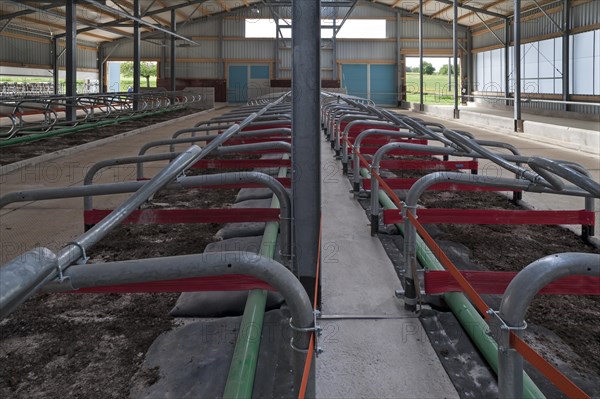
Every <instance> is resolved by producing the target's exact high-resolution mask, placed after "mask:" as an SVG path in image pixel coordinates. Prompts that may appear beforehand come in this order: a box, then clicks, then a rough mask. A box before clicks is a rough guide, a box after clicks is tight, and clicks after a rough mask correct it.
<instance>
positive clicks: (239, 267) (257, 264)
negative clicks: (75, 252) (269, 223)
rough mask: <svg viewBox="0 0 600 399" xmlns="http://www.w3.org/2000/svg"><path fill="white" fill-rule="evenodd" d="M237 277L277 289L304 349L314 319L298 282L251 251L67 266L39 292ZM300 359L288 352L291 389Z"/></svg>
mask: <svg viewBox="0 0 600 399" xmlns="http://www.w3.org/2000/svg"><path fill="white" fill-rule="evenodd" d="M231 274H243V275H249V276H253V277H256V278H259V279H261V280H263V281H265V282H267V283H268V284H270V285H271V286H272V287H273V288H275V289H277V291H278V292H279V293H281V295H283V297H284V298H285V301H286V303H287V305H288V306H289V309H290V312H291V314H292V321H293V325H294V327H295V328H293V344H294V346H295V347H297V348H298V349H300V350H305V349H307V348H308V345H309V340H310V332H311V331H312V330H313V329H314V318H313V311H312V305H311V302H310V299H309V298H308V295H307V294H306V291H305V290H304V287H303V286H302V284H300V281H299V280H298V279H297V278H296V276H294V274H293V273H292V272H291V271H289V270H288V269H287V268H286V267H285V266H283V265H282V264H280V263H278V262H276V261H274V260H272V259H269V258H266V257H264V256H261V255H257V254H255V253H251V252H216V253H203V254H197V255H184V256H174V257H164V258H154V259H137V260H130V261H123V262H112V263H100V264H89V265H80V266H72V267H70V268H69V269H68V270H65V272H64V274H63V275H64V280H63V282H62V283H61V282H53V283H51V284H49V285H48V286H47V287H46V288H45V290H46V291H50V292H67V291H73V290H77V289H81V288H87V287H98V286H111V285H123V284H134V283H147V282H153V281H165V280H178V279H185V278H197V277H210V276H222V275H231ZM305 358H306V355H305V354H304V353H302V352H300V351H294V354H293V364H294V380H295V384H294V385H295V386H296V387H299V386H300V380H301V378H302V371H303V368H304V361H305Z"/></svg>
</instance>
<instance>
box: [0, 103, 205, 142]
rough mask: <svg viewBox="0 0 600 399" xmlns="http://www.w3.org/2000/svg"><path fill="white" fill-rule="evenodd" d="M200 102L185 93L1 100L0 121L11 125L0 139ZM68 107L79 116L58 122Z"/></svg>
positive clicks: (3, 130) (4, 130) (0, 131)
mask: <svg viewBox="0 0 600 399" xmlns="http://www.w3.org/2000/svg"><path fill="white" fill-rule="evenodd" d="M173 99H175V100H173ZM200 99H201V98H200V97H199V96H197V95H195V94H190V93H186V92H149V93H140V94H135V93H118V94H85V95H81V96H74V97H65V96H46V97H36V98H27V97H24V98H14V99H10V98H8V99H2V101H0V117H2V118H8V120H9V121H10V122H11V123H10V125H9V127H8V128H3V129H2V130H0V139H3V140H9V139H11V138H12V137H14V136H16V135H18V134H22V135H26V134H38V133H40V132H42V133H45V132H49V131H50V130H52V129H54V128H58V127H65V126H70V127H73V126H77V125H79V124H81V123H87V122H96V121H99V120H102V119H107V118H109V117H110V118H113V117H114V118H118V117H122V116H124V115H126V116H132V115H133V114H144V113H148V112H153V111H158V110H162V109H169V108H173V109H175V108H179V107H181V106H182V105H184V104H187V103H191V102H195V101H199V100H200ZM134 101H137V102H138V104H139V105H140V108H139V109H138V110H134V109H133V107H132V106H131V104H132V103H133V102H134ZM68 106H73V107H75V108H76V110H79V111H82V112H83V114H81V115H78V116H77V118H76V120H75V121H65V120H61V119H60V118H59V117H58V113H59V112H63V111H64V110H65V109H66V107H68ZM27 113H36V114H41V115H42V116H43V118H42V119H40V120H25V119H23V116H27V115H24V114H27ZM7 126H8V125H7Z"/></svg>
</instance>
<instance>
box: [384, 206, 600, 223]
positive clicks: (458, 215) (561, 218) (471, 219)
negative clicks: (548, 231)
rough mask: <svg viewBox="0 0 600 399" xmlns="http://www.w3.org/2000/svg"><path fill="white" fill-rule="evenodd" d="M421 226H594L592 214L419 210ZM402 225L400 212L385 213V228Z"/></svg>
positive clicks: (418, 215)
mask: <svg viewBox="0 0 600 399" xmlns="http://www.w3.org/2000/svg"><path fill="white" fill-rule="evenodd" d="M417 217H418V220H419V222H421V223H424V224H427V223H448V224H583V225H590V226H592V225H594V223H595V220H594V212H591V211H584V210H579V211H513V210H504V209H502V210H500V209H439V208H431V209H429V208H423V209H419V210H417ZM402 221H403V218H402V215H401V214H400V211H399V210H397V209H388V210H384V211H383V222H384V223H385V224H394V223H400V222H402Z"/></svg>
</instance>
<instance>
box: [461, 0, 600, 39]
mask: <svg viewBox="0 0 600 399" xmlns="http://www.w3.org/2000/svg"><path fill="white" fill-rule="evenodd" d="M542 9H543V10H544V11H546V13H548V15H549V16H550V17H551V18H552V20H553V21H554V22H553V21H552V20H550V19H548V18H547V17H546V16H545V15H544V14H542V12H541V11H540V10H539V9H533V10H530V11H528V12H526V13H523V14H522V16H521V18H522V19H523V23H522V24H521V36H522V40H523V41H530V40H534V39H536V38H539V37H541V36H548V35H558V34H560V32H561V30H560V29H559V27H558V26H562V19H563V12H562V3H560V2H553V3H550V4H548V5H545V6H542ZM599 23H600V1H598V0H593V1H590V2H587V3H583V4H579V5H576V6H575V7H572V8H571V29H579V28H582V27H588V26H593V25H596V24H599ZM556 25H558V26H556ZM490 27H492V28H494V33H495V34H496V35H498V36H499V37H500V38H501V39H502V40H504V23H500V24H492V25H490ZM511 29H512V25H511ZM496 45H500V43H499V42H498V40H497V39H496V38H495V37H494V35H493V34H492V33H490V32H489V31H488V30H487V28H485V27H480V28H478V29H477V30H476V31H475V32H474V35H473V49H475V50H476V49H478V48H482V47H488V46H496Z"/></svg>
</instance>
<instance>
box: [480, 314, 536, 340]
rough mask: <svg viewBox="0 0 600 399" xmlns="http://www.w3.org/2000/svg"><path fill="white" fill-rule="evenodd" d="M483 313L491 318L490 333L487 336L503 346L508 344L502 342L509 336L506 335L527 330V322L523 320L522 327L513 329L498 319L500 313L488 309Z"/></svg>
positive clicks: (500, 318)
mask: <svg viewBox="0 0 600 399" xmlns="http://www.w3.org/2000/svg"><path fill="white" fill-rule="evenodd" d="M485 313H486V314H488V315H490V316H493V317H492V318H491V319H490V321H489V326H490V331H489V333H488V335H490V336H492V337H493V338H494V339H496V341H497V342H498V343H499V344H504V345H505V346H508V345H509V343H508V342H502V341H504V340H506V339H507V337H509V335H510V334H506V333H510V332H512V331H524V330H526V329H527V322H526V321H525V320H523V325H521V326H516V327H513V326H509V325H508V324H506V322H505V321H504V320H503V319H502V317H500V312H498V311H496V310H494V309H491V308H490V309H488V310H487V311H486V312H485ZM503 333H504V334H503ZM505 337H506V338H505ZM503 338H504V339H503Z"/></svg>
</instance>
